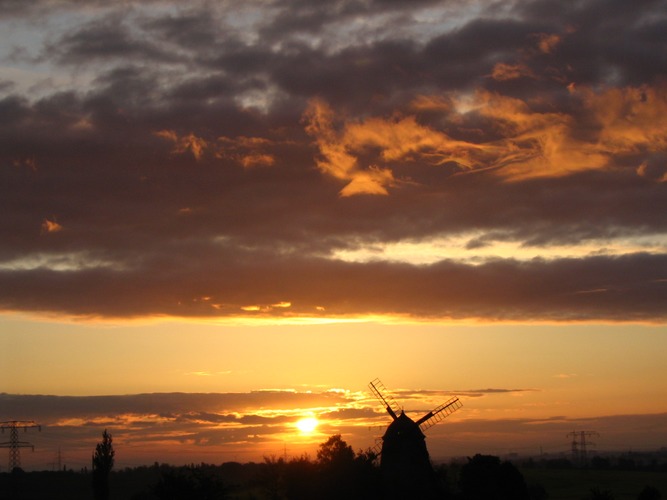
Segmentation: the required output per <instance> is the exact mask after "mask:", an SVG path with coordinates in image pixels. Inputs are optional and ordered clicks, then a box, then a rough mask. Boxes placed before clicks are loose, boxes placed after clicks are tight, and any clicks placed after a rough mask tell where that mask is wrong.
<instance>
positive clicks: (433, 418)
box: [416, 397, 463, 432]
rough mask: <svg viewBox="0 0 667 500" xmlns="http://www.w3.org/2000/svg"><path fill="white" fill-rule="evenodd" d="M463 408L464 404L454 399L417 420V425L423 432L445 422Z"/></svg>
mask: <svg viewBox="0 0 667 500" xmlns="http://www.w3.org/2000/svg"><path fill="white" fill-rule="evenodd" d="M461 406H463V404H462V403H461V402H460V401H459V398H457V397H453V398H451V399H449V400H447V401H445V402H444V403H443V404H441V405H440V406H438V407H437V408H435V409H433V410H432V411H430V412H428V413H427V414H426V415H424V416H423V417H422V418H420V419H419V420H417V422H416V424H417V425H418V426H419V428H420V429H421V430H422V432H423V431H425V430H426V429H428V428H429V427H432V426H434V425H435V424H437V423H438V422H441V421H442V420H444V419H445V418H446V417H447V416H449V415H451V414H452V413H454V412H455V411H456V410H458V409H459V408H461Z"/></svg>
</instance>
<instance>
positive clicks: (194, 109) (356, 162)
mask: <svg viewBox="0 0 667 500" xmlns="http://www.w3.org/2000/svg"><path fill="white" fill-rule="evenodd" d="M80 7H81V5H80V3H78V2H74V1H71V2H69V1H66V2H57V3H53V2H47V1H40V0H34V1H31V2H21V3H20V5H18V4H16V3H15V2H9V3H7V2H5V4H3V10H5V11H7V12H8V13H10V14H11V19H10V18H7V19H6V20H2V21H0V24H2V26H3V28H6V29H7V30H8V31H7V33H10V35H11V34H12V33H17V32H24V33H26V35H25V36H20V37H19V36H14V37H12V39H11V44H10V45H11V46H12V47H11V49H7V51H5V52H2V54H0V58H1V59H2V60H1V61H0V63H1V64H2V66H3V67H8V68H17V67H20V68H22V72H21V73H20V75H23V76H17V75H19V73H17V72H12V71H10V72H7V74H6V76H5V77H3V83H2V85H0V144H2V148H0V199H2V200H3V207H4V210H5V211H6V213H8V214H11V217H5V218H2V219H0V307H1V308H2V309H3V310H5V311H10V310H11V311H26V312H41V313H49V314H62V315H77V316H82V317H116V318H125V317H139V316H145V315H174V316H184V317H202V316H203V317H210V316H218V317H238V316H243V317H249V318H256V317H263V318H267V317H274V318H281V317H302V316H327V317H349V316H353V315H366V314H372V315H383V316H401V317H405V316H408V317H410V318H413V319H419V320H426V319H429V320H431V319H435V318H440V319H442V318H459V319H464V318H476V319H485V320H504V319H512V320H513V321H521V320H535V319H543V320H567V321H574V320H596V321H622V320H633V321H664V312H663V311H662V309H663V308H661V307H660V304H661V303H664V300H665V294H666V293H667V291H666V290H665V288H664V286H663V284H664V282H663V281H660V280H662V279H664V277H663V276H659V275H655V272H656V271H655V270H656V269H662V268H664V262H663V261H664V258H665V232H666V229H665V228H666V227H667V218H666V217H667V215H665V214H667V205H666V204H667V196H665V194H666V193H665V189H667V183H666V182H665V176H666V175H667V173H666V172H667V171H666V170H665V155H667V136H666V135H665V130H667V124H666V123H665V116H667V93H666V92H667V91H666V90H665V89H666V86H665V81H664V75H665V74H666V73H667V66H666V65H667V61H665V60H664V58H661V57H659V56H656V54H663V53H667V51H666V50H665V49H667V40H666V39H665V36H664V33H665V30H664V29H663V28H664V26H663V25H664V19H663V18H662V17H661V16H660V15H658V14H659V13H660V3H659V2H652V1H649V2H646V4H645V5H643V8H642V9H636V8H632V7H631V6H628V5H622V4H621V3H619V2H614V1H611V0H601V1H595V2H593V1H584V2H579V3H577V4H576V5H572V6H570V7H568V8H567V9H554V8H553V7H552V6H549V5H548V3H544V2H533V1H523V0H522V1H519V2H515V3H513V4H512V5H511V6H508V7H506V8H505V10H503V9H501V8H500V6H499V5H496V4H493V5H488V6H486V7H487V8H485V9H484V17H483V18H482V17H480V16H479V12H478V11H477V10H476V9H475V6H474V5H472V4H470V3H469V2H447V3H444V4H443V3H441V2H429V1H424V2H419V3H413V4H411V5H410V7H409V8H408V7H407V6H406V5H404V4H401V3H400V2H384V1H381V2H343V1H342V2H331V3H327V4H326V5H321V6H313V5H312V4H310V3H308V2H297V3H296V4H295V3H293V2H289V5H288V4H287V3H284V2H273V3H272V4H271V5H268V4H266V3H265V2H254V1H251V2H244V3H243V5H240V4H239V5H238V6H237V5H232V4H230V3H226V2H222V3H211V2H205V1H201V2H200V1H197V2H194V3H192V4H191V5H190V4H189V5H188V7H187V8H179V7H178V6H177V5H176V4H174V3H173V2H170V1H168V0H159V1H158V0H155V1H153V2H142V3H141V5H139V3H135V2H123V3H122V4H120V3H105V2H91V3H88V4H86V8H80ZM56 20H57V21H56ZM10 21H11V22H10ZM8 36H9V35H8ZM8 46H9V45H8ZM25 75H29V77H27V76H25ZM194 165H196V168H192V167H193V166H194ZM47 222H48V223H49V224H47ZM55 224H57V226H56V225H55ZM38 228H41V232H40V230H39V229H38ZM56 228H63V230H61V231H57V232H54V230H55V229H56ZM47 236H48V237H47ZM456 239H465V240H466V241H467V242H469V245H468V246H467V247H465V248H464V250H465V251H464V252H463V254H454V253H453V252H451V251H450V250H451V249H449V248H437V249H436V250H434V249H433V247H434V245H435V243H434V242H437V241H442V240H447V241H451V240H456ZM402 244H404V245H412V248H417V247H419V246H421V248H428V251H429V252H440V253H439V254H438V255H437V258H432V259H429V263H428V264H426V265H424V264H422V262H423V259H422V260H420V259H418V258H415V257H414V256H410V255H404V256H399V257H396V254H395V253H394V254H392V258H387V257H386V255H387V254H388V253H386V252H384V250H385V249H387V248H389V247H394V248H396V247H400V245H402ZM504 245H513V246H514V247H515V248H522V249H524V248H528V249H530V250H532V251H533V254H534V255H536V256H537V258H536V259H535V260H533V261H527V260H526V259H523V258H520V257H518V256H516V257H515V256H514V255H512V254H511V253H508V252H507V250H504V248H505V247H504ZM561 249H562V253H561V254H559V255H556V253H557V252H561ZM482 250H483V253H482ZM345 252H366V253H367V254H374V256H375V258H373V259H371V258H366V259H364V260H361V259H360V260H358V261H355V262H350V261H343V260H341V258H340V255H343V254H344V253H345ZM373 252H374V253H373ZM65 262H66V263H67V265H63V263H65ZM651 269H652V271H651ZM651 273H652V274H651ZM501 284H502V286H501ZM501 289H502V291H501ZM592 290H597V292H596V293H590V292H591V291H592ZM201 297H210V300H201ZM282 302H284V303H288V302H289V303H290V304H291V306H290V307H276V306H275V305H276V304H280V303H282Z"/></svg>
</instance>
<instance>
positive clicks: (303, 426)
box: [296, 417, 319, 434]
mask: <svg viewBox="0 0 667 500" xmlns="http://www.w3.org/2000/svg"><path fill="white" fill-rule="evenodd" d="M317 424H319V422H318V420H317V419H316V418H315V417H304V418H302V419H300V420H298V421H297V422H296V428H297V429H299V432H301V433H302V434H310V433H311V432H313V431H314V430H315V429H316V428H317Z"/></svg>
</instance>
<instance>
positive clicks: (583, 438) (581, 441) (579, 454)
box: [567, 431, 599, 467]
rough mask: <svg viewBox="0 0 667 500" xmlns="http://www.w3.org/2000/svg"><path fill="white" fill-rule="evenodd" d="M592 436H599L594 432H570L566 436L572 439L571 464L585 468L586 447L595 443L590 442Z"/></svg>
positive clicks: (586, 459)
mask: <svg viewBox="0 0 667 500" xmlns="http://www.w3.org/2000/svg"><path fill="white" fill-rule="evenodd" d="M592 436H599V434H598V433H597V432H595V431H579V432H577V431H572V432H569V433H568V434H567V437H572V462H574V463H575V464H579V465H580V466H581V467H585V466H586V465H587V464H588V449H587V447H588V446H592V445H594V444H595V443H593V442H591V440H590V439H588V438H591V437H592Z"/></svg>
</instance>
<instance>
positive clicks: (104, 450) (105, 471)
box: [93, 429, 116, 500]
mask: <svg viewBox="0 0 667 500" xmlns="http://www.w3.org/2000/svg"><path fill="white" fill-rule="evenodd" d="M115 455H116V452H115V451H114V449H113V439H112V437H111V434H109V433H108V432H107V430H106V429H104V433H103V434H102V442H101V443H97V446H95V453H94V454H93V496H94V498H95V500H108V498H109V473H110V472H111V469H112V468H113V463H114V456H115Z"/></svg>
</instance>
